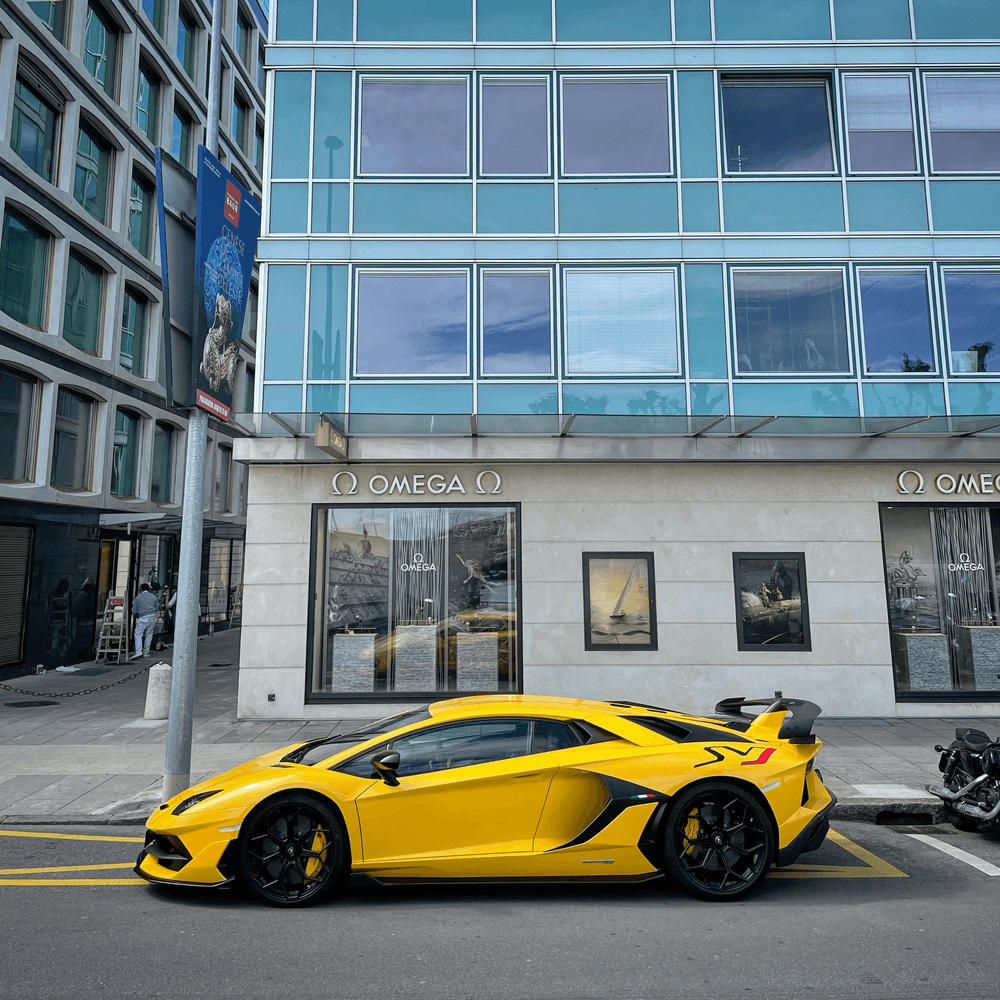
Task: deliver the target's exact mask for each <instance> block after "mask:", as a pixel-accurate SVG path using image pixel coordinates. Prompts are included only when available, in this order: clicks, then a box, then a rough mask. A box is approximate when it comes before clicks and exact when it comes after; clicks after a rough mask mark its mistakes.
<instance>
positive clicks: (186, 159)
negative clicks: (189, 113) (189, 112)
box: [170, 110, 191, 167]
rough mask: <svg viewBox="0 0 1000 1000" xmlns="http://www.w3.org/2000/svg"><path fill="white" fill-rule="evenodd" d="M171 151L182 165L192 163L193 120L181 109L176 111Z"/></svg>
mask: <svg viewBox="0 0 1000 1000" xmlns="http://www.w3.org/2000/svg"><path fill="white" fill-rule="evenodd" d="M170 151H171V153H172V154H173V156H174V159H175V160H177V161H178V162H179V163H180V164H181V165H182V166H184V167H189V166H190V163H191V122H190V121H189V120H188V119H187V118H185V117H184V116H183V115H182V114H181V113H180V112H179V111H176V110H175V111H174V134H173V140H172V142H171V146H170Z"/></svg>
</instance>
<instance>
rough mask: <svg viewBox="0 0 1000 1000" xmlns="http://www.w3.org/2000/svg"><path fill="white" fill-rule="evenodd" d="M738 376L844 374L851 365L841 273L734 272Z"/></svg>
mask: <svg viewBox="0 0 1000 1000" xmlns="http://www.w3.org/2000/svg"><path fill="white" fill-rule="evenodd" d="M733 298H734V308H735V311H736V345H737V353H738V362H737V367H738V368H739V370H740V372H742V373H744V374H745V373H748V372H843V371H847V370H848V369H849V367H850V365H849V354H848V347H847V319H846V316H845V313H844V278H843V274H842V273H841V272H840V271H778V270H773V271H734V272H733Z"/></svg>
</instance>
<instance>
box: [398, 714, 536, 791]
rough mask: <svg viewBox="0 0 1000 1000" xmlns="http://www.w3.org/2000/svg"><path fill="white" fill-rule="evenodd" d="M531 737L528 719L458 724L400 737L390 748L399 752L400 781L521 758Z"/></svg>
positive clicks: (526, 751) (526, 750) (525, 753)
mask: <svg viewBox="0 0 1000 1000" xmlns="http://www.w3.org/2000/svg"><path fill="white" fill-rule="evenodd" d="M530 735H531V720H530V719H502V720H490V721H488V722H458V723H455V724H453V725H450V726H441V727H440V728H435V729H424V730H422V731H421V732H418V733H411V734H410V735H408V736H403V737H401V738H400V739H398V740H394V741H393V744H392V749H393V750H397V751H399V770H398V772H397V774H398V775H399V776H400V777H401V778H402V777H405V776H408V775H413V774H428V773H430V772H431V771H444V770H452V769H454V768H456V767H471V766H472V765H473V764H488V763H489V762H490V761H494V760H507V759H509V758H511V757H524V756H526V755H527V753H528V744H529V738H530Z"/></svg>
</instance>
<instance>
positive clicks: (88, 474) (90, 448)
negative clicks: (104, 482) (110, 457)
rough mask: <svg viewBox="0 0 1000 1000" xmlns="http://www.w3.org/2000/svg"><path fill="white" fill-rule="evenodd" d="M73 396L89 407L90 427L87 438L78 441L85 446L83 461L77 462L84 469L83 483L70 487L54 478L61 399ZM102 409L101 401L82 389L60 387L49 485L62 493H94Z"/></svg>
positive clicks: (87, 429) (78, 438)
mask: <svg viewBox="0 0 1000 1000" xmlns="http://www.w3.org/2000/svg"><path fill="white" fill-rule="evenodd" d="M64 393H65V394H66V395H68V396H72V397H73V398H75V399H76V401H77V402H78V403H80V404H82V405H84V406H86V407H88V411H87V413H88V418H87V419H88V422H89V426H88V427H87V428H86V437H85V438H81V437H77V438H76V441H77V443H78V444H79V443H80V442H81V440H82V443H83V446H84V453H83V460H82V461H80V462H76V463H75V464H76V465H77V466H82V467H83V477H82V478H83V481H82V483H81V484H80V485H70V484H66V483H63V484H59V483H56V482H54V480H53V477H54V475H55V469H56V435H58V434H59V431H60V428H59V420H60V416H59V397H60V396H62V395H63V394H64ZM99 407H100V401H99V400H97V399H95V398H94V397H93V396H89V395H87V394H86V393H85V392H83V391H82V390H81V389H77V388H76V387H75V386H60V387H59V389H58V390H57V392H56V416H55V420H54V422H53V440H52V461H51V464H50V467H49V485H50V486H51V487H52V488H53V489H55V490H59V492H61V493H90V492H92V491H93V486H94V443H95V435H96V433H97V417H98V411H99Z"/></svg>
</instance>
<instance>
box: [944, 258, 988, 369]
mask: <svg viewBox="0 0 1000 1000" xmlns="http://www.w3.org/2000/svg"><path fill="white" fill-rule="evenodd" d="M944 288H945V300H946V303H947V310H948V336H949V338H950V340H951V370H952V371H953V372H955V373H956V374H957V373H959V372H995V371H1000V351H998V350H997V349H996V345H997V344H1000V271H945V274H944Z"/></svg>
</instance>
